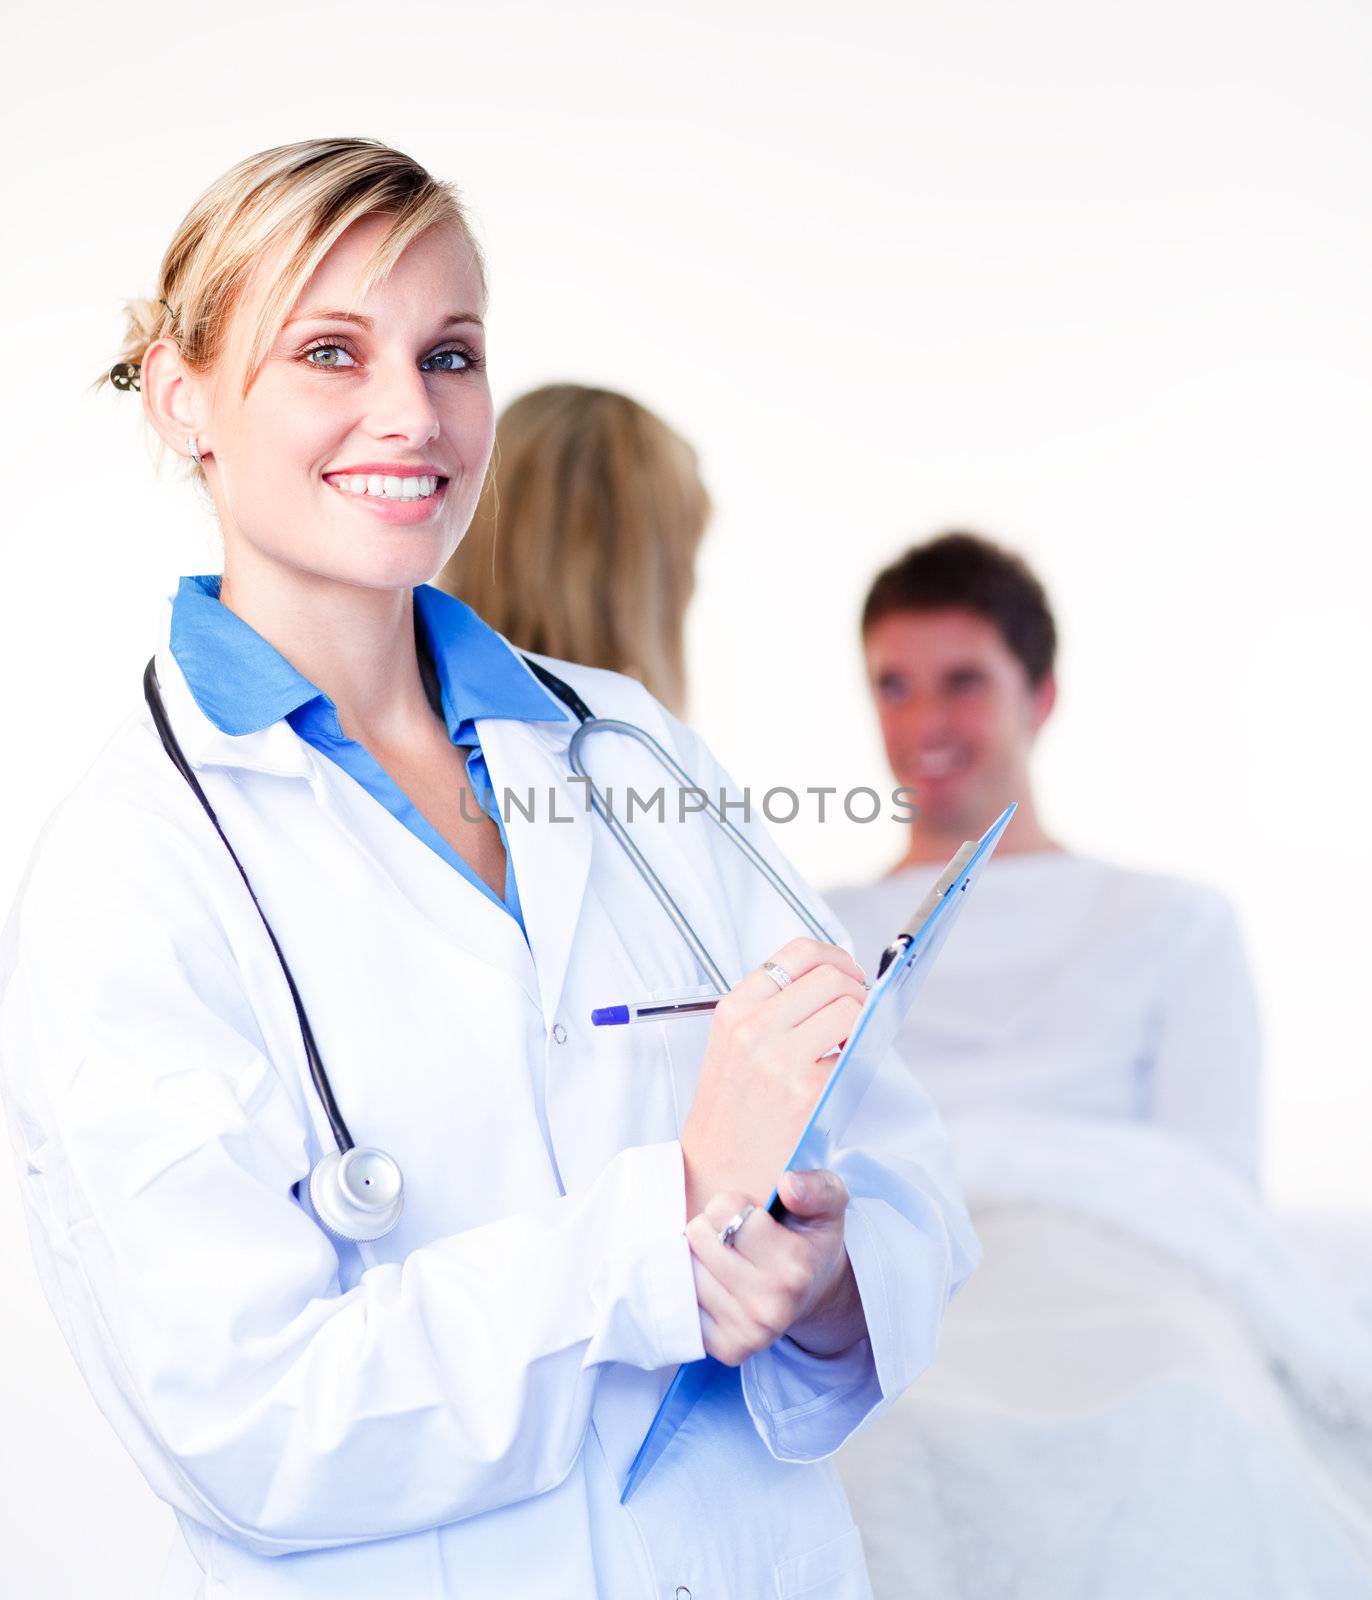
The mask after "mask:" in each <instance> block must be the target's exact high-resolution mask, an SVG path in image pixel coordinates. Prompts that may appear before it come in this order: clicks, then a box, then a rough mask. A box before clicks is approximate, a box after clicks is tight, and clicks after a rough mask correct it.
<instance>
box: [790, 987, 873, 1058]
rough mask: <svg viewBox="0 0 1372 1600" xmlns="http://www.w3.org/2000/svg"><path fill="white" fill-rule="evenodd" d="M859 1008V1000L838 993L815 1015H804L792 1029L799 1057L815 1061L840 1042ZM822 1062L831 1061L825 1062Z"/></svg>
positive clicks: (859, 1011)
mask: <svg viewBox="0 0 1372 1600" xmlns="http://www.w3.org/2000/svg"><path fill="white" fill-rule="evenodd" d="M861 1011H862V1001H861V1000H858V999H856V998H855V997H854V996H852V995H840V996H839V997H838V999H836V1000H831V1001H830V1002H829V1004H828V1005H826V1006H823V1007H821V1008H820V1010H818V1011H816V1012H815V1014H814V1016H812V1017H807V1018H806V1019H805V1021H804V1022H802V1023H800V1024H799V1025H798V1026H797V1027H796V1028H794V1029H793V1030H792V1038H793V1039H794V1041H795V1050H796V1055H797V1057H798V1059H799V1060H800V1061H802V1062H805V1063H809V1062H812V1061H815V1062H817V1061H818V1060H819V1058H820V1057H821V1056H822V1055H823V1054H824V1053H825V1052H826V1051H828V1050H832V1049H833V1048H834V1046H835V1045H840V1044H842V1043H843V1041H844V1040H845V1039H846V1038H847V1037H848V1035H849V1034H850V1033H851V1032H852V1031H853V1028H854V1026H855V1025H856V1023H857V1019H858V1016H859V1014H860V1013H861ZM825 1066H826V1067H828V1066H831V1063H827V1062H826V1063H825Z"/></svg>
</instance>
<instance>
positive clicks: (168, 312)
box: [157, 296, 176, 322]
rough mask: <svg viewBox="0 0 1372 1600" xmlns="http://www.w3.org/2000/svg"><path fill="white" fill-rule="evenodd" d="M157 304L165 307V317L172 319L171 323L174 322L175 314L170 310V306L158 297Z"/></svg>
mask: <svg viewBox="0 0 1372 1600" xmlns="http://www.w3.org/2000/svg"><path fill="white" fill-rule="evenodd" d="M157 303H158V304H159V305H163V306H166V307H167V315H168V316H169V317H170V318H171V319H172V321H173V322H175V321H176V313H175V312H174V311H173V310H172V308H171V306H170V304H169V303H168V302H167V301H166V300H163V299H162V298H161V296H159V297H158V302H157Z"/></svg>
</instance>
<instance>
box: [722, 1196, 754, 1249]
mask: <svg viewBox="0 0 1372 1600" xmlns="http://www.w3.org/2000/svg"><path fill="white" fill-rule="evenodd" d="M756 1209H757V1207H756V1206H744V1208H743V1210H742V1211H736V1212H735V1213H734V1215H733V1216H732V1217H730V1218H729V1220H728V1221H727V1222H726V1223H725V1224H724V1226H723V1227H722V1228H721V1229H720V1230H719V1242H720V1243H721V1244H722V1245H726V1246H729V1247H730V1248H732V1246H733V1242H734V1235H735V1234H736V1233H737V1232H738V1231H739V1229H740V1228H741V1227H742V1226H743V1224H744V1223H745V1222H747V1220H748V1218H749V1217H751V1216H752V1214H753V1212H754V1211H755V1210H756Z"/></svg>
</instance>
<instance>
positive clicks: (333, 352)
mask: <svg viewBox="0 0 1372 1600" xmlns="http://www.w3.org/2000/svg"><path fill="white" fill-rule="evenodd" d="M316 356H320V357H322V358H325V359H321V360H318V361H316V360H315V357H316ZM305 360H306V362H307V363H308V364H309V365H310V366H312V367H352V366H356V364H357V363H356V362H355V361H354V360H353V358H352V357H351V356H350V355H349V354H348V352H347V351H346V350H345V349H344V348H343V346H342V345H341V344H316V345H311V346H310V348H309V349H308V350H307V351H306V352H305Z"/></svg>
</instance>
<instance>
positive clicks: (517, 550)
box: [438, 383, 711, 713]
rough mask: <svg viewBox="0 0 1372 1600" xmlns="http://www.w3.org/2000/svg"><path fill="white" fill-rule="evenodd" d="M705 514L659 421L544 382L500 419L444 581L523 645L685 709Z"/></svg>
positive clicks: (691, 474)
mask: <svg viewBox="0 0 1372 1600" xmlns="http://www.w3.org/2000/svg"><path fill="white" fill-rule="evenodd" d="M710 509H711V507H710V497H709V495H708V494H707V493H706V490H705V486H704V484H703V483H702V482H701V480H700V473H699V470H698V465H697V461H696V453H695V451H694V450H693V449H692V448H691V446H690V445H689V444H687V442H686V441H685V440H684V439H683V438H682V437H681V436H680V435H679V434H678V433H675V432H674V431H673V430H672V429H671V428H669V427H668V426H667V424H666V423H665V422H663V421H662V419H661V418H660V417H657V416H654V415H653V413H652V412H651V411H649V410H648V409H647V408H646V407H644V406H641V405H639V403H638V402H637V401H636V400H631V399H630V398H629V397H628V395H623V394H616V393H615V392H614V391H613V390H610V389H588V388H585V387H583V386H582V385H581V384H576V383H554V384H549V385H547V386H546V387H545V388H542V389H534V390H533V391H532V392H531V393H529V394H526V395H522V396H521V397H520V398H519V399H518V400H515V401H513V402H512V403H511V404H510V405H508V406H507V407H506V408H505V410H504V411H503V412H502V414H501V416H500V419H499V421H498V423H497V425H496V451H495V455H494V458H493V462H492V472H491V477H490V478H489V479H488V481H487V483H486V487H485V491H484V492H483V494H482V496H481V502H480V504H479V505H478V507H477V511H476V516H475V518H474V520H473V522H472V526H471V530H470V531H469V532H468V534H467V537H466V538H465V539H464V540H463V541H462V543H461V545H459V546H458V549H457V552H456V553H455V554H454V556H453V558H452V560H451V561H449V562H448V564H447V566H446V567H444V569H443V571H442V573H441V574H440V575H439V579H438V582H439V585H440V586H441V587H442V588H444V589H446V590H447V591H448V593H449V594H454V595H457V596H459V597H460V598H461V599H463V600H465V601H466V602H467V604H468V605H470V606H472V607H473V608H474V609H475V610H476V611H477V612H478V613H479V614H480V615H481V616H482V617H484V618H485V620H486V621H487V622H488V623H490V625H491V626H492V627H493V628H495V629H496V630H497V631H499V632H500V633H503V634H504V635H505V636H506V637H507V638H508V639H509V640H510V642H511V643H512V644H514V645H516V646H518V647H519V648H520V649H523V650H536V651H539V652H541V653H542V654H545V655H552V656H558V657H560V658H562V659H564V660H568V661H579V662H581V663H582V664H583V665H585V666H590V667H608V668H610V669H611V670H612V671H615V672H625V673H628V674H629V675H630V676H631V677H634V678H637V679H638V680H639V681H640V682H641V683H643V684H644V685H646V687H647V688H648V689H649V690H651V692H652V693H653V694H654V695H656V696H657V698H658V699H659V700H661V701H662V702H663V703H664V704H665V705H667V706H668V707H669V708H670V709H671V710H673V711H675V712H677V713H680V712H681V711H682V710H683V708H684V705H685V701H686V666H685V620H686V608H687V606H688V605H689V604H690V600H691V594H692V591H693V590H694V587H695V560H696V552H697V550H698V549H699V548H700V542H701V540H702V538H703V537H704V535H705V528H706V525H707V523H708V521H709V518H710Z"/></svg>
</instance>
